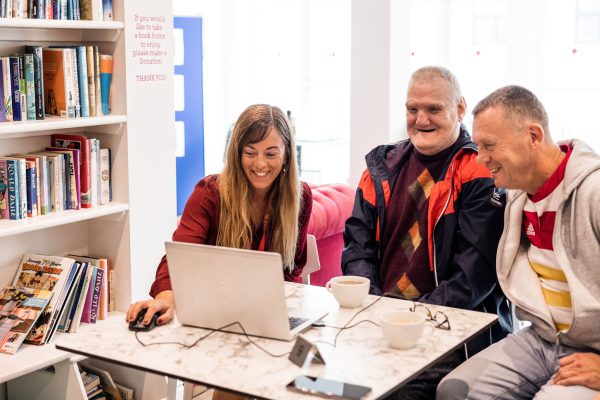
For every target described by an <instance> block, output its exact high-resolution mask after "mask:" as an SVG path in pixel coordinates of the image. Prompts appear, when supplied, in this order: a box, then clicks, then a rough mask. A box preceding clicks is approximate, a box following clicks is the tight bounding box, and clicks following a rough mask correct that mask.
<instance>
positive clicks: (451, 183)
mask: <svg viewBox="0 0 600 400" xmlns="http://www.w3.org/2000/svg"><path fill="white" fill-rule="evenodd" d="M455 162H456V159H453V160H452V164H451V165H450V192H449V193H448V198H447V199H446V204H445V205H444V208H443V209H442V212H441V214H440V215H439V217H438V219H437V221H435V224H434V225H433V232H432V233H431V236H432V237H433V240H432V242H433V276H434V278H435V287H438V286H439V285H440V284H439V282H438V276H437V251H436V249H435V228H436V227H437V224H438V223H439V222H440V220H441V219H442V217H443V216H444V213H445V212H446V209H447V208H448V204H450V199H451V198H452V193H453V192H454V163H455Z"/></svg>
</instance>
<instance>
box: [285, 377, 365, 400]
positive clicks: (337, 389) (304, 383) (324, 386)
mask: <svg viewBox="0 0 600 400" xmlns="http://www.w3.org/2000/svg"><path fill="white" fill-rule="evenodd" d="M287 389H288V390H293V391H295V392H301V393H307V394H314V395H315V396H321V397H327V398H330V399H351V400H360V399H362V398H363V397H364V396H365V395H366V394H367V393H369V392H370V391H371V388H370V387H366V386H360V385H355V384H352V383H346V382H340V381H334V380H331V379H325V378H317V377H313V376H306V375H300V376H298V377H297V378H296V379H294V380H293V381H291V382H290V383H288V384H287Z"/></svg>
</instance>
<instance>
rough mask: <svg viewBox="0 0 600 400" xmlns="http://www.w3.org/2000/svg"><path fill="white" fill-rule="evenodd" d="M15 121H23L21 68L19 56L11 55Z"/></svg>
mask: <svg viewBox="0 0 600 400" xmlns="http://www.w3.org/2000/svg"><path fill="white" fill-rule="evenodd" d="M9 63H10V84H11V91H12V110H13V121H21V85H20V80H21V69H20V68H19V57H9Z"/></svg>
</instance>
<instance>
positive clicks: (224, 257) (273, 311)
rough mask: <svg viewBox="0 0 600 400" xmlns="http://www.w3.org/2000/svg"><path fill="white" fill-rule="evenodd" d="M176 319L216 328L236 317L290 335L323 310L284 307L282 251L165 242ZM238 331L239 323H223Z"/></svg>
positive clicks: (272, 334)
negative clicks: (233, 324)
mask: <svg viewBox="0 0 600 400" xmlns="http://www.w3.org/2000/svg"><path fill="white" fill-rule="evenodd" d="M165 247H166V251H167V261H168V265H169V274H170V276H171V285H172V288H173V295H174V297H175V305H176V307H175V309H176V313H177V320H178V321H179V322H181V323H182V324H184V325H191V326H196V327H200V328H207V329H219V328H223V327H224V326H226V325H228V324H231V323H233V322H236V321H237V322H239V323H240V324H241V325H242V326H243V328H244V330H245V331H246V333H247V334H248V335H252V336H259V337H265V338H270V339H278V340H293V339H294V338H295V337H296V336H297V335H298V334H299V333H300V332H302V331H303V330H305V329H307V328H309V327H310V326H311V324H312V323H313V322H315V321H317V320H319V319H321V318H323V317H324V316H325V315H327V310H304V309H289V310H288V307H287V303H286V298H285V289H284V278H283V268H282V265H283V264H282V261H281V255H280V254H279V253H270V252H265V251H254V250H242V249H233V248H229V247H219V246H208V245H203V244H193V243H182V242H171V241H167V242H165ZM223 330H225V331H227V332H233V333H243V332H242V330H241V328H240V327H239V326H238V325H235V326H231V327H228V328H226V329H223Z"/></svg>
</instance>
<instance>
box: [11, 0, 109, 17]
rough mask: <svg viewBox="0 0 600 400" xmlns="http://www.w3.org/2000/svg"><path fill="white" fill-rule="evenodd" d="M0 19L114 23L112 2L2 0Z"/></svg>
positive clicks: (104, 0)
mask: <svg viewBox="0 0 600 400" xmlns="http://www.w3.org/2000/svg"><path fill="white" fill-rule="evenodd" d="M0 18H32V19H68V20H90V21H112V20H113V7H112V0H0Z"/></svg>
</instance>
